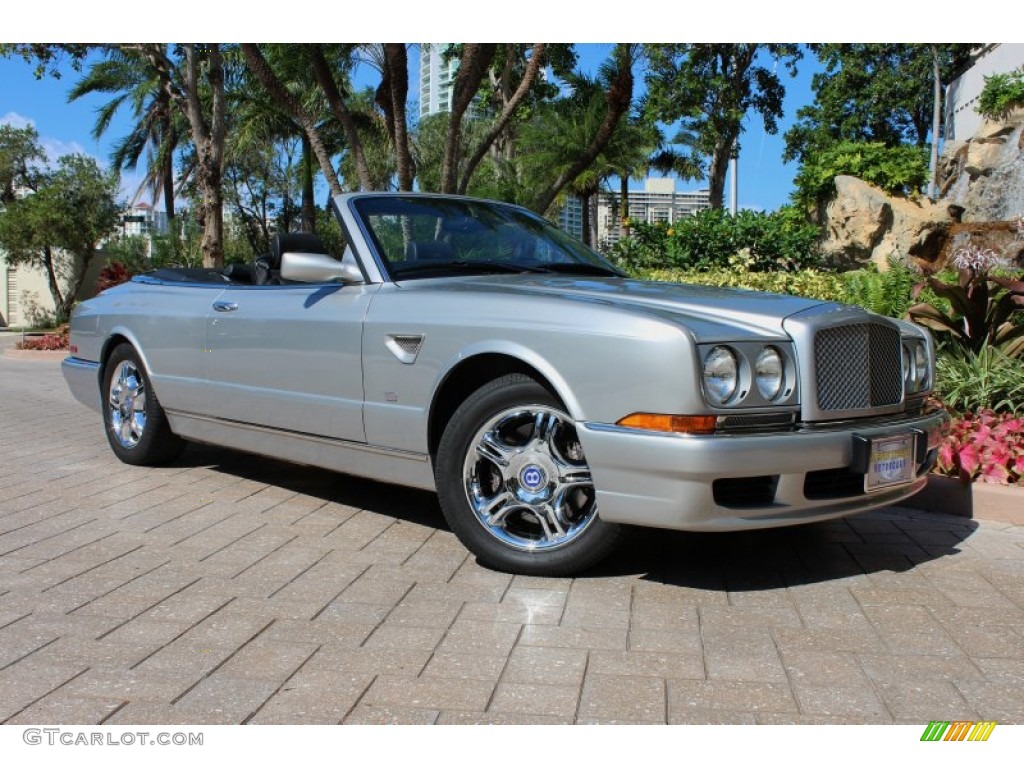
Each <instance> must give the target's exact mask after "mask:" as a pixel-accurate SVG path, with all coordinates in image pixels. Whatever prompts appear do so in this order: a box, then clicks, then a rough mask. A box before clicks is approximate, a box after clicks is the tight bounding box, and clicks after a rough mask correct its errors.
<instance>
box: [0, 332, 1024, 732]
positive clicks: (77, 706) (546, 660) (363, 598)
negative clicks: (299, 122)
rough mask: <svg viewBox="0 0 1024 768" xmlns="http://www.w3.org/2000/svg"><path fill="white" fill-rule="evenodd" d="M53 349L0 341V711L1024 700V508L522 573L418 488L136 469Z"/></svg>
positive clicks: (279, 711)
mask: <svg viewBox="0 0 1024 768" xmlns="http://www.w3.org/2000/svg"><path fill="white" fill-rule="evenodd" d="M5 341H6V339H5V338H4V337H2V336H0V343H4V342H5ZM43 365H44V364H41V363H32V364H31V365H30V364H28V363H22V362H18V361H12V360H8V359H7V358H6V357H0V380H2V381H3V382H4V392H5V398H3V400H2V402H0V420H2V422H3V424H4V429H3V430H0V455H2V456H3V457H4V461H3V462H0V720H4V719H6V718H10V719H11V722H12V723H18V724H21V723H27V722H31V721H33V720H37V721H47V722H56V723H62V724H69V725H74V724H95V723H100V722H105V723H107V724H111V725H117V724H140V725H141V724H145V725H152V724H160V725H187V724H189V723H202V724H214V723H235V722H242V721H245V720H248V719H250V717H251V721H252V722H254V723H296V724H298V723H339V722H346V723H367V724H368V723H409V724H419V723H452V724H455V723H461V724H470V723H494V724H541V723H563V724H564V723H574V722H575V723H582V724H590V723H595V724H597V723H600V724H620V723H621V724H647V723H664V722H669V723H709V724H710V723H722V724H724V723H737V724H740V723H742V724H750V723H755V722H756V723H773V724H784V723H793V724H815V723H817V724H856V723H888V722H895V723H907V724H913V725H915V726H919V725H920V723H921V721H922V719H923V720H926V721H927V720H929V719H933V718H934V717H964V718H965V719H978V718H990V719H995V720H997V721H998V722H1000V723H1001V724H1003V723H1013V722H1024V702H1022V694H1021V693H1020V690H1021V688H1022V683H1024V667H1022V666H1021V665H1022V663H1024V527H1021V526H1013V525H1008V524H1005V523H997V522H990V521H985V520H980V521H979V520H965V519H962V518H955V517H950V516H945V515H936V514H932V513H925V512H921V511H918V510H909V509H902V508H889V509H884V510H877V511H874V512H869V513H865V514H860V515H856V516H853V517H850V518H847V519H841V520H835V521H829V522H826V523H819V524H814V525H808V526H798V527H793V528H786V529H778V530H771V531H752V532H740V533H736V534H725V535H711V534H688V533H680V532H672V531H635V535H634V536H632V537H630V540H629V541H628V542H626V545H625V546H624V547H623V548H622V550H621V552H619V553H616V555H615V557H613V558H612V560H610V561H609V564H608V566H602V567H601V568H598V569H594V570H593V571H592V572H590V573H588V574H585V575H583V576H581V577H580V578H575V579H572V578H547V577H526V576H512V575H509V574H504V573H497V572H494V571H490V570H488V569H486V568H483V567H482V566H480V565H479V563H478V562H477V561H476V559H475V558H474V557H472V556H470V555H469V554H468V553H467V552H466V550H465V549H464V548H463V547H462V545H461V544H460V543H459V542H458V540H457V539H456V538H455V536H454V535H453V534H452V533H451V531H450V530H448V529H447V528H446V526H445V523H444V520H443V517H442V516H441V514H440V512H439V510H438V507H437V501H436V497H434V496H432V495H431V494H428V493H424V492H421V491H411V490H410V491H407V490H404V489H401V488H398V487H396V486H388V485H383V484H379V483H372V482H368V481H361V480H357V479H355V478H347V479H346V481H345V482H344V483H339V482H338V475H336V474H333V473H330V472H327V471H322V470H317V469H312V468H308V467H307V468H302V467H295V466H292V465H289V464H286V463H284V462H277V461H272V460H268V459H262V458H259V457H255V456H250V455H245V454H241V453H235V452H232V451H227V450H222V449H213V448H209V447H203V446H189V448H188V449H187V450H186V452H185V453H184V454H183V456H182V458H181V459H179V460H178V461H177V462H175V463H174V464H172V465H170V466H166V467H156V468H146V467H129V466H126V465H123V464H121V463H119V462H118V461H117V460H116V458H115V457H114V456H113V455H112V454H111V452H110V451H109V449H108V447H107V446H106V444H105V441H104V440H103V435H102V428H101V426H100V425H99V423H98V420H97V419H96V417H95V414H94V413H91V412H89V411H88V410H87V409H84V408H81V407H79V406H78V405H77V404H75V403H74V402H73V401H72V399H71V398H70V395H69V393H68V392H67V389H66V386H65V385H64V382H63V381H62V379H61V375H60V368H59V365H58V364H57V363H54V364H52V365H49V367H40V366H43ZM40 371H45V372H46V373H45V375H43V376H40V374H39V372H40ZM47 377H48V378H47ZM24 402H32V403H34V404H35V405H34V407H33V408H32V410H31V413H29V412H27V411H25V409H24V408H23V406H22V403H24ZM40 431H42V432H43V433H46V434H54V435H60V437H61V440H60V442H59V444H55V445H43V444H41V443H40V442H39V440H38V439H37V437H36V435H38V434H40Z"/></svg>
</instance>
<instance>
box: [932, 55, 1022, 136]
mask: <svg viewBox="0 0 1024 768" xmlns="http://www.w3.org/2000/svg"><path fill="white" fill-rule="evenodd" d="M1021 67H1024V43H1000V44H999V45H995V46H993V47H992V49H991V50H989V51H987V52H986V53H985V54H984V55H982V56H981V57H980V58H979V59H978V60H977V62H975V64H974V66H973V67H971V68H970V69H969V70H967V71H966V72H965V73H964V74H963V75H961V76H960V77H959V78H957V79H956V80H954V81H953V82H952V83H950V84H949V89H948V90H947V92H946V138H947V139H952V140H955V141H967V140H968V139H969V138H971V137H972V136H973V135H974V133H975V131H977V130H978V129H979V128H980V127H981V124H982V122H983V120H982V117H981V115H979V114H978V112H977V111H976V108H975V106H976V104H977V101H978V97H979V96H980V95H981V89H982V88H984V87H985V77H986V75H994V74H997V73H1004V72H1011V71H1013V70H1015V69H1020V68H1021Z"/></svg>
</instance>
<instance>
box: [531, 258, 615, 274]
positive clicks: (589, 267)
mask: <svg viewBox="0 0 1024 768" xmlns="http://www.w3.org/2000/svg"><path fill="white" fill-rule="evenodd" d="M533 271H536V272H555V273H558V274H563V275H594V276H597V277H625V274H623V273H622V272H620V271H618V270H617V269H613V268H611V267H603V266H600V265H598V264H587V263H586V262H582V261H575V262H569V261H554V262H550V263H544V264H542V265H539V266H538V268H537V269H535V270H533Z"/></svg>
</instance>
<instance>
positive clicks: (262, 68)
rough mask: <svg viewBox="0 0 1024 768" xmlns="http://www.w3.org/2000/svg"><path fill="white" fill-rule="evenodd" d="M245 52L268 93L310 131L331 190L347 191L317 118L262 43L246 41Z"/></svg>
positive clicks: (249, 67)
mask: <svg viewBox="0 0 1024 768" xmlns="http://www.w3.org/2000/svg"><path fill="white" fill-rule="evenodd" d="M242 56H243V57H244V58H245V66H246V67H248V69H249V71H250V72H252V73H253V75H255V76H256V79H257V80H259V81H260V83H261V84H262V85H263V87H264V88H265V89H266V91H267V93H268V94H270V97H271V98H272V99H273V100H274V101H275V102H276V103H277V105H278V106H279V107H281V109H283V110H284V111H285V113H286V114H287V115H288V116H289V117H290V118H291V119H292V120H294V121H295V123H296V124H297V125H298V126H299V127H300V128H301V129H302V130H303V132H304V133H305V134H306V136H307V138H308V139H309V145H310V147H312V149H313V154H315V155H316V159H317V161H318V162H319V164H320V171H321V173H323V175H324V178H325V179H327V186H328V187H330V189H331V194H332V195H340V194H341V193H342V192H343V190H342V188H341V182H340V181H339V180H338V174H337V172H336V171H335V170H334V166H333V165H332V164H331V156H330V153H328V151H327V147H326V146H325V144H324V141H323V137H322V136H321V135H320V131H319V129H318V128H317V127H316V121H314V120H313V118H312V117H311V116H310V114H309V113H308V112H307V111H306V110H305V109H304V108H303V107H302V105H301V104H300V103H299V101H298V99H296V98H295V97H294V96H292V94H291V93H290V92H289V91H288V89H287V88H285V86H284V84H283V83H282V82H281V81H280V80H279V79H278V77H277V75H275V74H274V71H273V70H272V69H271V68H270V65H269V64H268V63H267V60H266V59H265V58H264V56H263V53H262V52H261V51H260V49H259V46H257V45H256V44H255V43H242Z"/></svg>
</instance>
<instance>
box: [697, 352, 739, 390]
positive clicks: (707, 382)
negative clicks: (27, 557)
mask: <svg viewBox="0 0 1024 768" xmlns="http://www.w3.org/2000/svg"><path fill="white" fill-rule="evenodd" d="M738 382H739V365H737V363H736V355H735V354H734V353H733V351H732V350H731V349H729V348H728V347H715V348H714V349H712V350H711V351H710V352H708V356H707V357H705V358H704V389H705V391H707V393H708V394H709V395H710V396H711V398H712V399H713V400H715V401H716V402H718V403H724V402H725V401H726V400H728V399H729V398H730V397H732V396H733V393H735V392H736V385H737V384H738Z"/></svg>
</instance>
